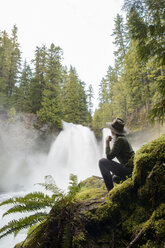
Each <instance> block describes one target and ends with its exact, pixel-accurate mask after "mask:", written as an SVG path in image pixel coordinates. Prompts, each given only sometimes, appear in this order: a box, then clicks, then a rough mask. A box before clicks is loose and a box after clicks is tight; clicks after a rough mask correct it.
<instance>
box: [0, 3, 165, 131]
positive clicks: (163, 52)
mask: <svg viewBox="0 0 165 248" xmlns="http://www.w3.org/2000/svg"><path fill="white" fill-rule="evenodd" d="M123 10H124V11H125V13H126V18H124V17H123V16H122V15H119V14H117V16H116V18H115V19H114V29H113V32H112V36H113V37H114V44H115V47H116V50H115V51H114V57H115V64H114V67H112V66H111V65H110V66H109V68H108V70H107V73H106V75H105V76H104V77H103V78H102V80H101V82H100V85H99V96H98V98H99V99H98V100H99V104H98V108H97V109H96V110H95V111H94V114H93V98H94V93H93V88H92V85H91V84H90V85H89V86H88V87H87V85H86V84H85V82H83V81H81V80H80V79H79V76H78V74H77V72H76V69H75V68H74V67H73V66H70V68H69V69H68V68H67V67H66V66H64V65H63V64H62V59H63V50H62V49H61V48H60V47H58V46H56V45H55V44H54V43H52V44H51V45H50V47H46V46H45V45H42V46H41V47H36V49H35V54H34V58H33V60H32V61H31V63H30V64H28V63H27V61H26V60H25V61H22V58H21V50H20V45H19V42H18V37H17V31H18V29H17V26H16V25H14V26H13V29H12V33H11V36H9V35H8V34H7V32H6V31H1V32H0V114H3V115H4V114H5V115H8V114H15V113H20V112H21V113H22V112H23V113H32V114H36V115H37V117H38V119H39V120H40V122H41V123H47V124H49V126H50V127H51V128H55V129H57V130H59V129H60V128H61V125H62V124H61V123H62V120H64V121H67V122H73V123H75V124H83V125H88V126H92V128H93V129H94V130H98V129H101V128H103V127H105V123H106V122H107V121H112V120H113V119H114V118H115V117H116V116H117V117H120V118H122V119H124V120H125V121H126V122H127V125H128V126H129V127H130V128H132V129H136V127H137V126H140V125H142V123H143V125H144V119H145V122H146V125H148V122H149V121H150V120H158V121H159V122H161V123H163V121H164V115H165V87H164V86H165V38H164V37H165V2H164V1H163V0H158V1H156V2H155V1H153V0H150V1H149V0H135V1H130V0H125V1H124V5H123Z"/></svg>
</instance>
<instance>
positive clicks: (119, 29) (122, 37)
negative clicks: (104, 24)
mask: <svg viewBox="0 0 165 248" xmlns="http://www.w3.org/2000/svg"><path fill="white" fill-rule="evenodd" d="M114 22H115V28H114V30H113V34H112V36H114V37H115V41H114V42H113V43H114V44H115V45H116V47H117V50H116V51H115V52H114V55H115V68H116V69H117V71H118V72H119V73H120V72H121V70H122V68H123V60H124V57H125V55H126V53H127V50H128V43H129V39H128V35H127V32H126V26H125V25H124V21H123V17H122V16H121V15H119V14H117V16H116V18H115V20H114Z"/></svg>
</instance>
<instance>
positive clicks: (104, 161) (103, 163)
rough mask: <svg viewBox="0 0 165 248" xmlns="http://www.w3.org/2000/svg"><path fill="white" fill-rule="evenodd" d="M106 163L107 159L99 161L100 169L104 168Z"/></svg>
mask: <svg viewBox="0 0 165 248" xmlns="http://www.w3.org/2000/svg"><path fill="white" fill-rule="evenodd" d="M106 163H107V159H106V158H101V159H100V160H99V167H100V168H102V167H104V166H105V164H106Z"/></svg>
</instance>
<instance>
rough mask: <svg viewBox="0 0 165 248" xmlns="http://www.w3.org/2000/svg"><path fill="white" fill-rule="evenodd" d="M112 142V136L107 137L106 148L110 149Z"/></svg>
mask: <svg viewBox="0 0 165 248" xmlns="http://www.w3.org/2000/svg"><path fill="white" fill-rule="evenodd" d="M111 140H112V137H111V136H107V137H106V147H109V142H110V141H111Z"/></svg>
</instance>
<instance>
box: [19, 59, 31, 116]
mask: <svg viewBox="0 0 165 248" xmlns="http://www.w3.org/2000/svg"><path fill="white" fill-rule="evenodd" d="M31 79H32V70H31V68H30V66H29V65H28V64H27V62H26V60H25V62H24V65H23V69H22V72H21V76H20V83H19V86H18V87H17V89H16V96H15V98H16V100H15V101H16V104H15V106H16V109H17V111H20V112H31V109H30V83H31Z"/></svg>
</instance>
